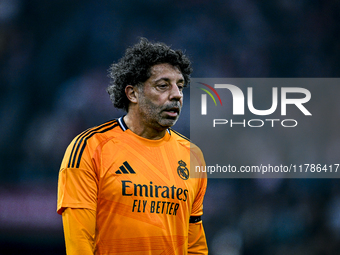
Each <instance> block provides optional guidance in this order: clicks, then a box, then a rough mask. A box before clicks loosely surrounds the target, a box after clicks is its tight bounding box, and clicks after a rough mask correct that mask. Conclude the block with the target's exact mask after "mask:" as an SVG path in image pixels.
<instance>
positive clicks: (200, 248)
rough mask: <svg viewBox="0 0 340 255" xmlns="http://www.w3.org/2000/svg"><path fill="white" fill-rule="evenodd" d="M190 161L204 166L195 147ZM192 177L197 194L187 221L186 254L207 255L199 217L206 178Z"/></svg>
mask: <svg viewBox="0 0 340 255" xmlns="http://www.w3.org/2000/svg"><path fill="white" fill-rule="evenodd" d="M190 160H191V163H193V164H194V165H195V166H199V167H204V166H205V161H204V157H203V153H202V151H201V150H200V149H199V148H198V147H197V146H195V145H194V146H193V147H192V148H191V159H190ZM194 177H195V178H196V179H197V182H198V192H197V194H196V198H195V200H194V203H193V205H192V211H191V215H190V220H189V233H188V254H200V255H203V254H204V255H205V254H208V246H207V241H206V237H205V233H204V229H203V223H202V220H201V216H202V215H203V200H204V195H205V192H206V189H207V176H206V174H205V173H203V174H202V173H198V174H197V173H196V175H194Z"/></svg>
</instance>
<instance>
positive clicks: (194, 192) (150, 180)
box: [57, 118, 207, 254]
mask: <svg viewBox="0 0 340 255" xmlns="http://www.w3.org/2000/svg"><path fill="white" fill-rule="evenodd" d="M190 146H192V144H190V142H189V141H188V140H187V139H186V138H185V137H183V136H182V135H180V134H178V133H177V132H176V131H174V130H172V129H169V130H168V132H166V135H165V136H164V137H163V138H162V139H160V140H148V139H145V138H142V137H140V136H138V135H136V134H134V133H133V132H132V131H131V130H129V129H128V128H127V126H126V124H125V123H124V121H123V118H120V119H118V120H113V121H110V122H107V123H105V124H103V125H101V126H98V127H95V128H91V129H89V130H87V131H85V132H83V133H82V134H80V135H79V136H77V137H76V138H75V139H74V140H73V141H72V142H71V144H70V145H69V147H68V148H67V150H66V153H65V156H64V159H63V162H62V165H61V170H60V173H59V182H58V208H57V210H58V213H59V214H62V212H63V211H64V210H65V209H66V208H85V209H90V210H93V211H96V235H95V246H96V248H95V249H96V254H114V253H119V254H187V252H188V251H187V249H188V233H189V221H193V222H195V221H199V217H200V216H201V215H202V214H203V198H204V194H205V190H206V184H207V180H206V178H190V162H191V164H195V165H200V166H203V165H204V164H205V163H204V159H203V156H202V153H201V151H200V150H199V149H198V148H197V147H196V146H194V147H193V148H190ZM203 234H204V233H203Z"/></svg>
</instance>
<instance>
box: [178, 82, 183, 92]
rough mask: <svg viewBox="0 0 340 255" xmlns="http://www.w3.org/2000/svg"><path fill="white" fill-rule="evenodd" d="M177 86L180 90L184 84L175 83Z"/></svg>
mask: <svg viewBox="0 0 340 255" xmlns="http://www.w3.org/2000/svg"><path fill="white" fill-rule="evenodd" d="M177 87H178V89H179V91H182V90H183V88H184V85H183V84H182V83H180V84H177Z"/></svg>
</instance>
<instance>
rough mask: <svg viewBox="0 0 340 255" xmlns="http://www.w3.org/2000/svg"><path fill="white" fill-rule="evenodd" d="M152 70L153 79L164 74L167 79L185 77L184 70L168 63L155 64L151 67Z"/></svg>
mask: <svg viewBox="0 0 340 255" xmlns="http://www.w3.org/2000/svg"><path fill="white" fill-rule="evenodd" d="M150 72H151V77H150V78H151V79H157V78H162V76H164V78H167V79H175V80H178V79H183V75H182V72H181V71H180V70H179V69H178V67H176V66H173V65H170V64H168V63H164V64H157V65H154V66H152V67H151V69H150Z"/></svg>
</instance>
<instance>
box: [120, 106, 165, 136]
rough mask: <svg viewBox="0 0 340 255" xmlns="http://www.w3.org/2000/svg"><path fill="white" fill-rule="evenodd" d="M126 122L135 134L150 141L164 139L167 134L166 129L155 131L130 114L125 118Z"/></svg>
mask: <svg viewBox="0 0 340 255" xmlns="http://www.w3.org/2000/svg"><path fill="white" fill-rule="evenodd" d="M124 122H125V124H126V125H127V127H128V128H129V129H130V130H131V131H132V132H133V133H135V134H136V135H139V136H141V137H143V138H146V139H150V140H159V139H162V138H163V137H164V135H165V132H166V128H160V129H155V128H153V127H152V126H150V125H148V124H147V123H144V122H143V121H142V120H141V119H140V118H138V117H137V116H133V114H132V113H130V112H129V113H128V114H127V115H125V116H124Z"/></svg>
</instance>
